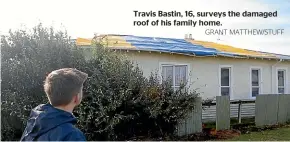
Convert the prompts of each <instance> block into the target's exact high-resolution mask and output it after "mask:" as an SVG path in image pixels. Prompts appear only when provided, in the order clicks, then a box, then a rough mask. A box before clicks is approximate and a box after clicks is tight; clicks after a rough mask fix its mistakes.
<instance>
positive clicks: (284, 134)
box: [230, 128, 290, 141]
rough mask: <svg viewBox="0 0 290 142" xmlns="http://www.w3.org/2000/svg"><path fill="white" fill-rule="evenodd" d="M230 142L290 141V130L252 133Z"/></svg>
mask: <svg viewBox="0 0 290 142" xmlns="http://www.w3.org/2000/svg"><path fill="white" fill-rule="evenodd" d="M230 141H290V128H279V129H275V130H266V131H262V132H251V133H250V134H242V135H241V136H239V137H236V138H234V139H230Z"/></svg>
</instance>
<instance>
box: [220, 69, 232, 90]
mask: <svg viewBox="0 0 290 142" xmlns="http://www.w3.org/2000/svg"><path fill="white" fill-rule="evenodd" d="M221 86H230V69H229V68H222V69H221Z"/></svg>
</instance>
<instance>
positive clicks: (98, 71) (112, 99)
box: [76, 46, 197, 140]
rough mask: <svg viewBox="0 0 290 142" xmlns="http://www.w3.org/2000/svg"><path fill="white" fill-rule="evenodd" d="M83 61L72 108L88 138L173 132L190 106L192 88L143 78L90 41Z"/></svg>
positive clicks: (135, 70) (126, 138)
mask: <svg viewBox="0 0 290 142" xmlns="http://www.w3.org/2000/svg"><path fill="white" fill-rule="evenodd" d="M94 51H95V54H93V57H92V58H91V59H90V60H89V61H88V63H87V66H86V67H87V69H88V70H86V72H87V73H89V76H90V78H89V79H88V81H87V84H86V88H85V90H86V91H87V92H86V93H85V94H87V96H86V98H85V99H84V100H83V102H82V104H81V106H80V107H79V108H78V109H77V111H76V112H77V114H76V115H77V116H78V117H79V121H80V123H79V125H78V127H80V128H81V129H82V130H83V131H84V132H85V133H86V135H87V137H88V140H128V139H133V138H134V137H140V136H144V137H147V138H148V137H152V138H156V137H165V136H167V135H174V132H175V127H176V125H177V123H178V121H179V120H181V119H183V118H184V117H185V116H186V114H187V113H188V112H189V111H190V110H192V109H193V104H194V101H195V98H196V97H197V93H196V92H191V93H190V92H188V91H186V90H187V89H185V91H182V90H184V88H185V87H184V86H183V87H181V88H180V90H178V91H173V90H172V88H171V86H169V85H168V84H166V83H163V84H160V81H159V79H158V77H157V75H154V74H152V75H151V77H150V78H149V79H147V78H145V77H143V74H142V71H141V70H140V69H139V68H138V67H134V66H133V64H132V63H131V62H129V61H128V60H124V58H120V56H119V55H118V54H117V53H112V52H110V51H109V50H107V49H106V48H103V47H101V46H96V48H95V50H94Z"/></svg>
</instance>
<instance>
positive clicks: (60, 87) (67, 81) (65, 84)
mask: <svg viewBox="0 0 290 142" xmlns="http://www.w3.org/2000/svg"><path fill="white" fill-rule="evenodd" d="M87 77H88V75H87V74H86V73H84V72H81V71H79V70H77V69H73V68H63V69H59V70H55V71H52V72H51V73H50V74H48V75H47V77H46V79H45V81H44V91H45V93H46V95H47V97H48V99H49V102H50V104H51V105H53V106H63V105H68V104H69V103H70V102H71V101H72V99H73V97H74V96H75V95H78V94H79V93H80V92H81V89H82V87H83V84H84V82H85V81H86V79H87Z"/></svg>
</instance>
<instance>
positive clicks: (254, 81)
mask: <svg viewBox="0 0 290 142" xmlns="http://www.w3.org/2000/svg"><path fill="white" fill-rule="evenodd" d="M260 82H261V70H260V69H251V93H252V97H256V96H257V95H259V94H260V90H261V83H260Z"/></svg>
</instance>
